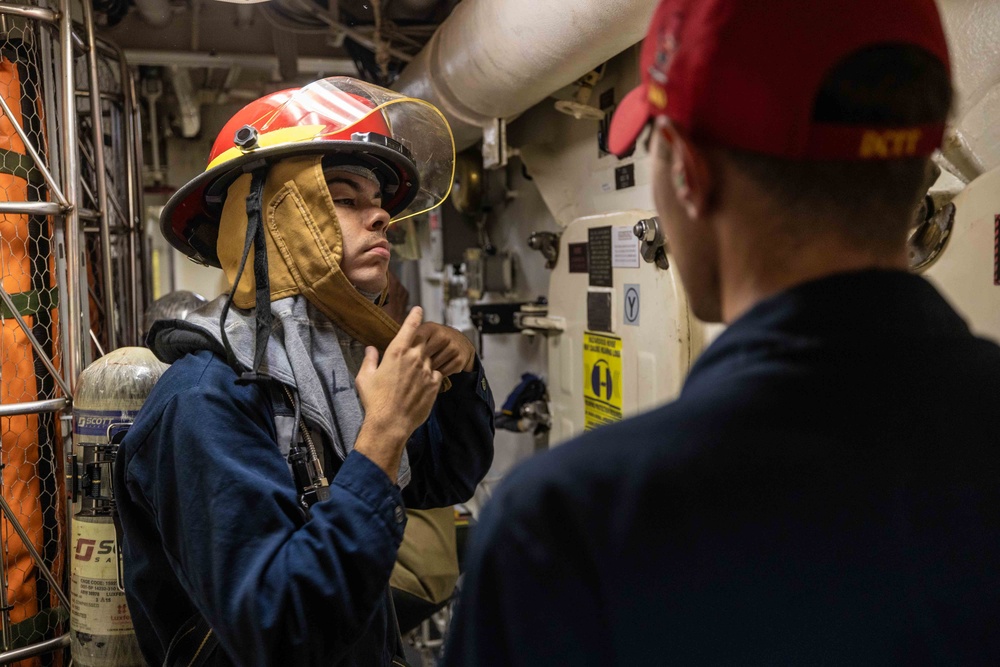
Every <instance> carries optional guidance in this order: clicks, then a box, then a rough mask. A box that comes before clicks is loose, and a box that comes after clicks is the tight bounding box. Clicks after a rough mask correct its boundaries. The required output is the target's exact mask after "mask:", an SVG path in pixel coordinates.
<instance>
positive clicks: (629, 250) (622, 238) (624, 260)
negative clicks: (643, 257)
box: [611, 227, 639, 269]
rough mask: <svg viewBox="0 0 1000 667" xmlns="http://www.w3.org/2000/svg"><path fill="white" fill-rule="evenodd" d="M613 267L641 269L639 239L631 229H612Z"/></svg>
mask: <svg viewBox="0 0 1000 667" xmlns="http://www.w3.org/2000/svg"><path fill="white" fill-rule="evenodd" d="M611 266H612V267H613V268H616V269H638V268H639V239H637V238H636V237H635V234H634V233H632V228H631V227H612V228H611Z"/></svg>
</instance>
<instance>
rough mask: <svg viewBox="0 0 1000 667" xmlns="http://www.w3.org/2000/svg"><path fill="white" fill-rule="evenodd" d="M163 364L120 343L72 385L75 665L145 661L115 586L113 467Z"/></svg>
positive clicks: (118, 580) (108, 666) (113, 666)
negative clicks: (73, 393) (116, 454)
mask: <svg viewBox="0 0 1000 667" xmlns="http://www.w3.org/2000/svg"><path fill="white" fill-rule="evenodd" d="M166 368H167V366H166V365H165V364H162V363H160V362H159V361H157V359H156V357H154V356H153V353H152V352H150V351H149V350H147V349H146V348H142V347H123V348H120V349H118V350H115V351H114V352H111V353H109V354H106V355H105V356H103V357H101V358H100V359H98V360H97V361H95V362H94V363H92V364H90V365H89V366H87V368H86V369H85V370H84V371H83V373H81V374H80V380H79V382H78V383H77V389H76V396H75V398H74V401H73V455H72V456H71V457H70V461H69V464H68V466H67V470H68V472H69V477H70V487H71V492H72V498H73V502H74V503H75V504H74V509H75V510H77V511H76V513H75V514H74V515H73V521H72V529H71V535H72V542H71V550H72V553H71V556H70V638H71V643H70V650H71V651H72V655H73V663H74V664H75V665H78V666H79V667H132V666H133V665H134V666H135V667H141V666H142V665H143V664H144V662H143V659H142V654H141V653H140V652H139V646H138V644H137V643H136V639H135V631H134V630H133V628H132V618H131V616H130V615H129V611H128V607H127V606H126V603H125V593H124V590H123V587H122V575H121V565H120V560H119V557H118V553H119V549H118V541H117V539H116V536H115V526H114V518H113V515H114V489H113V487H112V464H113V462H114V457H115V453H116V452H117V450H118V445H119V444H120V443H121V440H122V438H123V437H124V435H125V433H126V432H127V431H128V428H129V426H131V424H132V422H133V421H134V420H135V415H136V413H137V412H138V411H139V408H141V407H142V404H143V402H144V401H145V400H146V397H147V396H148V395H149V392H150V390H151V389H152V388H153V385H154V384H156V381H157V380H158V379H159V378H160V376H161V375H162V374H163V371H164V370H166Z"/></svg>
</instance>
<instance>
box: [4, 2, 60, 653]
mask: <svg viewBox="0 0 1000 667" xmlns="http://www.w3.org/2000/svg"><path fill="white" fill-rule="evenodd" d="M45 29H48V28H45V27H41V26H40V25H39V24H38V23H36V22H31V21H26V20H23V19H15V18H13V17H10V16H3V17H2V19H0V96H2V97H3V99H4V101H5V102H6V103H7V106H8V107H9V108H10V111H11V116H12V117H11V118H9V117H7V116H6V115H3V116H2V117H0V202H2V203H5V204H12V205H13V204H16V203H18V202H46V201H49V199H50V193H49V189H48V187H47V185H46V183H45V180H44V178H43V176H42V173H41V171H40V170H39V169H38V166H37V165H36V164H35V162H34V160H32V159H31V157H30V156H29V155H28V150H27V147H26V145H25V141H24V140H22V138H21V137H19V136H18V133H17V131H16V128H15V127H14V123H15V122H16V123H18V124H19V125H20V127H21V128H22V129H23V130H24V133H25V135H26V138H27V141H28V142H30V144H31V145H32V146H33V147H34V149H35V150H36V151H37V152H38V153H39V154H40V155H41V157H42V159H43V161H46V162H47V161H48V159H49V155H50V150H49V141H48V137H47V127H46V118H45V110H44V107H43V103H42V100H43V99H45V98H46V96H48V95H52V94H54V91H52V90H50V89H49V86H48V85H46V84H44V83H43V80H45V78H46V77H45V76H44V75H43V71H44V67H43V62H42V59H43V58H42V49H44V48H45V46H44V40H42V39H40V34H39V31H40V30H45ZM57 223H58V221H57V220H56V219H53V218H52V217H49V216H42V215H29V214H26V213H3V214H0V285H2V287H3V289H4V290H5V291H6V292H7V293H8V294H9V295H10V296H11V297H12V301H13V303H14V306H15V308H16V310H17V312H18V313H19V314H20V315H21V317H22V318H23V320H24V322H25V324H27V326H28V329H29V331H30V333H31V334H32V335H33V336H34V338H35V339H36V340H37V342H38V344H39V346H40V348H41V350H37V349H35V347H34V346H33V345H32V344H31V342H30V339H29V336H28V334H27V333H26V332H25V331H24V330H23V328H22V327H21V326H20V325H19V323H18V322H17V321H16V318H15V316H14V314H13V313H12V312H10V308H9V307H7V306H6V305H4V306H2V307H0V362H2V365H0V406H15V405H17V404H23V403H29V402H32V401H40V400H48V399H54V398H57V397H59V396H60V393H59V390H58V388H57V385H56V382H55V378H54V377H53V376H52V374H51V373H50V372H49V370H48V369H47V368H46V366H45V364H44V363H43V362H42V359H41V355H42V354H44V355H45V356H47V357H48V359H50V360H51V361H52V362H53V363H54V364H55V367H56V369H59V368H60V354H59V348H60V341H59V334H58V331H59V327H58V324H59V322H58V305H59V290H58V288H57V280H56V265H55V253H54V252H53V250H54V231H55V225H56V224H57ZM61 438H62V434H61V432H60V423H59V420H58V419H57V415H56V414H55V413H53V412H51V411H49V412H45V411H43V412H38V413H35V414H22V415H14V416H3V417H0V444H2V446H0V465H2V474H0V484H2V486H0V493H2V496H3V499H4V500H6V502H7V504H8V505H9V506H10V508H11V510H12V511H13V516H12V517H9V516H7V515H6V514H4V516H3V518H2V519H0V550H2V557H0V574H2V582H0V618H2V621H3V648H4V650H11V649H15V648H19V647H23V646H27V645H29V644H34V643H37V642H40V641H43V640H46V639H51V638H53V637H55V636H56V635H57V634H61V633H62V632H65V630H66V618H67V610H66V609H65V608H63V607H62V606H60V604H59V601H58V598H57V597H56V595H55V591H53V590H52V587H51V586H50V584H49V582H48V581H47V580H46V579H45V578H44V577H43V576H41V572H40V569H39V564H38V563H37V562H36V561H35V560H34V558H33V556H32V555H31V553H30V550H29V548H28V545H26V544H25V542H24V541H23V540H22V538H21V535H20V533H21V532H23V533H24V534H25V535H26V536H27V538H28V540H29V542H30V545H31V546H33V547H34V549H35V550H36V551H37V553H38V554H39V555H40V556H41V558H42V560H43V562H44V564H45V566H46V567H47V568H48V569H49V570H50V571H51V572H52V573H53V574H54V575H55V578H56V579H57V580H59V581H62V580H63V577H64V562H63V553H64V550H65V534H66V525H65V504H64V491H63V474H62V472H63V471H62V465H61V455H60V453H61V450H62V446H61V442H62V440H61ZM13 521H16V522H17V523H18V524H19V526H20V528H22V529H23V530H22V531H18V530H16V526H15V525H14V523H13ZM53 659H55V656H51V655H50V656H47V657H45V658H35V659H32V660H30V661H22V662H20V663H18V664H20V665H28V664H45V663H49V664H51V662H52V660H53Z"/></svg>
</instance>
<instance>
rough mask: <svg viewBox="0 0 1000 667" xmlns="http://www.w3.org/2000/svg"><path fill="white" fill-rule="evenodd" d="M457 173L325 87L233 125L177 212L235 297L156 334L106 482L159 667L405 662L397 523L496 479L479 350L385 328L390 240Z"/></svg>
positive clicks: (392, 108) (132, 603) (415, 122)
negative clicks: (144, 394)
mask: <svg viewBox="0 0 1000 667" xmlns="http://www.w3.org/2000/svg"><path fill="white" fill-rule="evenodd" d="M404 141H405V142H406V143H405V144H404ZM453 160H454V146H453V144H452V140H451V133H450V131H449V130H448V128H447V124H446V122H445V121H444V120H443V118H442V117H441V115H440V114H439V113H438V112H437V111H436V110H434V109H433V108H432V107H429V106H428V105H426V104H424V103H422V102H417V101H414V100H409V99H406V98H402V97H400V96H399V95H396V94H395V93H392V92H391V91H388V90H384V89H381V88H378V87H375V86H370V85H368V84H365V83H364V82H361V81H356V80H354V79H348V78H346V77H334V78H330V79H324V80H321V81H317V82H314V83H312V84H310V85H308V86H305V87H303V88H301V89H293V90H286V91H280V92H278V93H273V94H271V95H268V96H266V97H264V98H262V99H261V100H258V101H257V102H254V103H251V104H250V105H248V106H247V107H246V108H244V109H243V110H241V111H240V112H239V113H238V114H237V115H236V116H235V117H234V118H233V120H231V121H230V123H229V124H228V125H227V127H226V128H224V129H223V130H222V133H221V134H220V136H219V139H218V140H217V141H216V144H215V146H214V147H213V151H212V157H211V164H210V165H209V169H208V170H206V172H205V173H204V174H202V175H201V176H199V177H198V178H196V179H195V180H194V181H192V183H189V184H188V185H186V186H185V187H183V188H181V189H180V190H179V191H178V192H177V193H176V194H175V195H174V197H173V198H171V200H170V202H168V204H167V206H166V207H165V209H164V212H163V215H162V218H161V223H162V224H161V226H162V227H163V231H164V234H165V235H166V237H167V239H168V240H169V241H170V242H171V243H173V244H174V245H175V247H177V248H178V249H179V250H181V251H183V252H185V253H186V254H188V255H191V256H192V257H195V258H197V259H199V260H201V261H205V262H207V263H209V264H214V265H216V266H219V267H221V268H222V269H223V270H224V271H225V272H226V276H227V278H228V280H229V282H230V285H231V286H232V289H231V292H230V293H229V294H228V295H226V296H224V297H220V298H218V299H216V300H214V301H212V302H210V303H208V304H205V306H203V307H202V308H200V309H198V310H197V311H195V312H194V313H191V314H190V315H188V316H187V317H186V318H185V319H184V320H183V321H181V320H176V321H168V322H164V321H161V322H157V323H156V324H155V325H153V327H152V329H151V331H150V333H149V336H148V338H147V340H148V342H149V345H150V347H151V349H152V350H153V351H154V352H155V353H156V355H157V356H158V357H159V358H160V359H161V360H162V361H165V362H168V363H171V364H172V365H171V367H170V368H169V369H168V370H167V371H166V372H165V373H164V375H163V377H162V378H161V379H160V381H159V382H158V383H157V384H156V386H155V387H154V389H153V391H152V392H151V394H150V396H149V398H148V399H147V401H146V403H145V405H144V406H143V408H142V410H141V411H140V412H139V414H138V415H137V417H136V420H135V423H134V424H133V426H132V427H131V429H130V430H129V433H128V435H127V436H126V438H125V440H124V442H123V443H122V445H121V448H120V451H119V454H118V457H117V461H116V465H115V475H116V482H115V487H116V494H115V495H116V500H117V502H118V509H119V514H120V518H121V527H122V533H123V542H122V553H123V561H124V574H125V590H126V596H127V600H128V605H129V609H130V611H131V614H132V619H133V622H134V625H135V628H136V637H137V639H138V641H139V645H140V648H141V649H142V652H143V655H144V656H145V658H146V660H147V661H148V662H149V663H150V664H155V665H160V664H165V665H169V666H173V665H187V666H190V665H195V666H198V667H207V666H209V665H211V666H217V667H221V666H225V665H240V666H241V667H244V666H250V665H261V666H264V665H322V666H324V667H330V666H333V665H342V666H344V667H348V666H357V667H369V666H377V667H387V666H388V665H389V664H390V663H391V662H392V661H393V659H394V658H395V657H397V656H399V655H400V651H401V647H400V646H399V634H398V629H397V624H396V621H395V618H394V615H393V613H392V606H391V600H390V597H389V576H390V573H391V571H392V567H393V563H394V562H395V560H396V551H397V549H398V547H399V544H400V542H401V541H402V539H403V530H404V527H405V523H406V514H405V511H404V503H405V505H406V506H407V507H414V508H431V507H447V506H449V505H452V504H454V503H456V502H461V501H464V500H467V499H468V498H469V497H470V496H471V495H472V492H473V490H474V489H475V487H476V484H478V482H479V481H480V480H481V479H482V477H483V475H485V474H486V471H487V470H488V469H489V466H490V463H491V461H492V458H493V399H492V395H491V393H490V390H489V385H488V383H487V381H486V377H485V375H484V373H483V369H482V366H481V365H480V363H479V360H478V358H477V356H476V354H475V350H474V348H473V346H472V344H471V343H470V342H469V341H468V340H467V339H466V338H465V337H464V336H462V334H461V333H459V332H458V331H455V330H453V329H450V328H448V327H444V326H442V325H439V324H434V323H427V322H422V321H421V319H422V311H421V310H420V309H419V308H415V309H414V310H413V311H411V313H410V314H409V315H408V316H407V318H406V320H405V321H404V322H403V323H402V325H401V326H400V325H398V324H396V323H395V322H394V321H393V320H391V319H390V318H389V317H388V316H387V315H386V314H385V313H384V312H383V310H382V308H381V306H382V305H383V303H384V300H385V296H386V292H387V273H386V272H387V268H388V264H389V254H390V253H389V243H388V241H387V238H386V229H387V227H388V226H389V224H390V222H391V221H392V220H398V219H402V218H405V217H406V216H407V215H410V214H413V213H417V212H421V211H424V210H426V209H427V208H428V207H433V206H435V205H437V204H439V203H440V202H441V201H442V200H443V198H444V196H445V195H446V193H447V192H448V189H449V187H450V175H451V165H452V162H453ZM441 175H443V180H442V176H441ZM251 248H252V249H253V252H252V253H251V252H250V250H251ZM251 256H252V257H253V261H252V263H250V264H248V263H247V260H248V258H249V257H251Z"/></svg>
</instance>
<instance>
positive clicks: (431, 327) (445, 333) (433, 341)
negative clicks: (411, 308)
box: [418, 322, 476, 377]
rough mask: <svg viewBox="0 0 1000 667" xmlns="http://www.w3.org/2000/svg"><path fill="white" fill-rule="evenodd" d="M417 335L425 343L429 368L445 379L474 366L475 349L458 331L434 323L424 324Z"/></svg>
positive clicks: (467, 370) (469, 369)
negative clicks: (429, 362)
mask: <svg viewBox="0 0 1000 667" xmlns="http://www.w3.org/2000/svg"><path fill="white" fill-rule="evenodd" d="M418 334H420V335H421V336H423V337H424V339H425V340H426V341H427V354H428V355H429V356H430V358H431V366H432V367H433V368H434V370H436V371H439V372H440V373H441V375H444V376H445V377H447V376H449V375H453V374H455V373H457V372H459V371H465V372H469V371H471V370H472V369H473V368H475V366H476V348H475V346H473V344H472V341H470V340H469V339H468V338H466V337H465V334H463V333H462V332H461V331H459V330H458V329H453V328H451V327H449V326H445V325H443V324H437V323H435V322H424V323H423V324H421V325H420V328H419V329H418Z"/></svg>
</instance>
